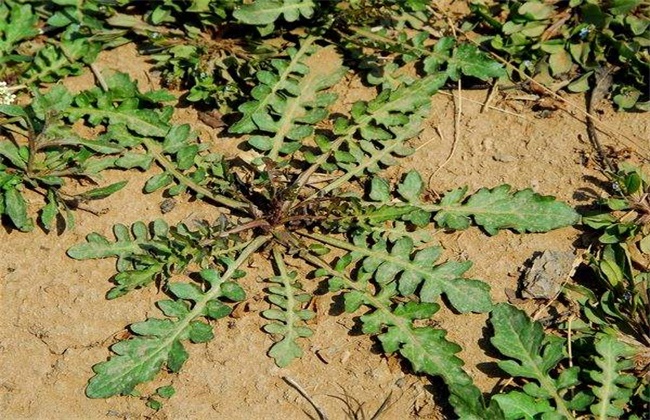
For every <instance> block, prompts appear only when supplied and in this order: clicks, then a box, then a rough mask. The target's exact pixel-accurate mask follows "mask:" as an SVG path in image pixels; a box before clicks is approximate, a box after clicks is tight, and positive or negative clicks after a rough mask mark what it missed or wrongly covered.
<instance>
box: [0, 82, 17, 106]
mask: <svg viewBox="0 0 650 420" xmlns="http://www.w3.org/2000/svg"><path fill="white" fill-rule="evenodd" d="M11 92H12V90H11V89H10V88H9V87H8V86H7V82H0V104H2V105H11V104H13V103H14V101H15V100H16V95H14V94H13V93H11Z"/></svg>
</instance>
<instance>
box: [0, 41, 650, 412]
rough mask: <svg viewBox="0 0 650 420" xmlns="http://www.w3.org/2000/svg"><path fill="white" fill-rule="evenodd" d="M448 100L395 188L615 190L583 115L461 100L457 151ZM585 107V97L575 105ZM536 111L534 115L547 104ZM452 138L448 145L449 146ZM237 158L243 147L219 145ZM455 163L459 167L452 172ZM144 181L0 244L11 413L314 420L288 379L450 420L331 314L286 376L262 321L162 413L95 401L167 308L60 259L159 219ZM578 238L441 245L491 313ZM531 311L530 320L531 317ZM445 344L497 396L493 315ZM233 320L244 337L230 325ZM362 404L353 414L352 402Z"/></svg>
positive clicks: (207, 355)
mask: <svg viewBox="0 0 650 420" xmlns="http://www.w3.org/2000/svg"><path fill="white" fill-rule="evenodd" d="M98 67H100V68H101V69H104V70H106V71H108V70H111V69H113V70H120V71H125V72H128V73H129V74H131V75H132V76H133V77H135V78H136V79H138V80H139V81H140V86H141V87H142V88H150V87H153V86H154V85H152V83H155V76H151V77H149V76H148V75H147V73H146V72H147V69H148V66H147V65H146V64H145V63H144V60H143V59H142V58H139V57H137V54H136V53H135V50H134V48H133V47H132V46H126V47H123V48H120V49H119V50H116V51H112V52H108V53H103V54H102V55H101V58H100V60H99V62H98ZM92 83H93V79H92V75H91V74H86V75H84V76H82V77H79V78H75V79H73V80H70V81H68V82H66V84H68V85H69V86H71V87H73V88H75V89H82V88H85V87H88V86H90V85H91V84H92ZM337 89H338V90H339V93H341V94H342V95H343V97H344V99H345V101H346V102H350V103H351V102H352V101H354V100H356V99H358V98H360V97H367V95H368V92H367V90H364V88H363V87H361V86H360V85H359V84H358V83H356V82H355V83H352V84H351V85H348V84H344V83H342V84H341V86H339V87H338V88H337ZM449 94H450V93H449V92H447V94H438V95H436V96H435V97H434V98H433V110H432V112H431V116H430V118H429V120H428V121H427V123H426V124H425V126H424V130H423V132H422V134H421V135H420V137H419V139H418V140H417V141H416V143H415V144H416V145H418V146H422V147H421V148H420V149H419V150H418V152H417V153H416V154H415V155H413V156H412V157H410V158H408V159H406V160H405V161H404V163H403V165H401V166H400V167H397V168H393V169H391V170H390V171H389V172H388V174H389V175H390V176H393V177H398V176H399V175H400V174H401V173H403V172H405V171H407V170H409V169H411V168H416V169H418V170H419V171H420V172H421V173H422V174H423V176H424V177H425V179H426V178H428V177H429V176H430V177H431V179H430V184H429V185H430V188H431V189H432V190H433V191H435V192H439V193H442V192H444V191H446V190H448V189H451V188H454V187H457V186H460V185H469V187H470V190H475V189H478V188H480V187H483V186H487V187H492V186H496V185H498V184H501V183H508V184H510V185H512V186H513V187H515V188H526V187H532V188H534V189H536V190H537V191H539V192H541V193H544V194H550V195H555V196H557V197H558V198H559V199H561V200H565V201H567V202H569V203H571V204H572V205H575V206H581V205H585V204H588V203H589V202H591V200H592V197H593V196H594V195H598V194H602V189H601V187H600V186H599V185H598V183H597V182H596V181H599V180H603V179H604V178H603V177H602V175H600V173H599V172H598V170H597V169H596V165H595V164H594V162H593V161H592V160H591V159H590V157H589V156H590V155H593V151H592V149H591V147H590V145H589V144H588V142H587V141H586V140H585V139H586V129H585V124H584V120H583V116H582V114H580V113H579V112H578V111H576V109H575V108H574V107H571V106H567V105H565V104H562V103H560V102H553V101H550V102H551V105H553V106H557V107H558V109H557V110H550V111H549V110H543V111H537V112H535V111H531V108H532V105H534V104H536V103H537V102H530V101H523V100H521V99H517V93H516V92H505V93H500V94H498V95H496V97H495V98H494V99H493V101H492V102H491V104H492V105H493V106H494V107H496V108H499V110H497V109H488V110H486V111H485V112H481V105H480V103H482V102H483V101H484V100H485V99H486V97H487V92H484V91H463V93H462V95H463V100H462V103H461V107H462V116H461V120H460V124H459V128H460V131H459V135H458V138H457V140H454V138H455V136H454V110H455V106H454V101H453V99H452V98H451V97H450V96H449ZM568 98H569V100H570V101H572V102H574V103H576V104H579V106H580V107H581V108H583V107H584V105H583V103H584V98H582V97H580V96H571V97H568ZM537 104H538V103H537ZM601 108H602V112H601V113H600V114H599V118H600V119H601V120H602V121H603V122H604V124H606V125H607V127H609V129H608V130H607V131H608V132H609V133H610V134H612V135H605V134H601V136H602V138H603V142H604V143H605V144H607V145H608V146H611V147H613V148H614V149H615V150H616V151H618V152H622V151H623V150H624V149H625V148H630V149H631V151H632V152H633V155H634V154H636V155H634V156H633V158H638V156H639V154H640V155H644V156H646V157H648V156H650V142H649V139H650V119H648V117H647V115H642V114H633V113H628V114H623V113H616V112H614V111H613V110H612V109H611V108H609V105H607V104H603V105H602V107H601ZM178 118H179V121H180V120H183V121H189V122H193V123H196V124H195V126H196V127H197V128H199V129H200V130H202V131H203V132H204V133H206V134H205V135H209V134H210V133H209V132H210V130H211V129H210V128H209V127H207V126H204V125H202V124H201V123H198V122H197V121H196V116H195V115H194V114H193V112H192V111H191V110H190V109H184V110H181V111H180V115H179V117H178ZM437 130H439V132H440V133H442V138H441V136H439V134H438V131H437ZM215 144H217V145H218V146H219V147H224V152H225V153H230V154H234V153H236V149H233V148H232V147H231V146H232V144H233V142H228V141H226V142H223V141H222V142H220V143H215ZM448 157H449V159H448ZM148 176H149V174H142V173H136V172H129V173H125V172H115V173H111V174H109V175H107V179H106V181H107V182H109V181H110V182H115V181H117V180H122V179H128V180H129V184H128V186H127V187H126V188H125V189H123V190H122V191H119V192H118V193H116V194H114V195H113V196H111V197H110V198H108V199H106V200H103V201H100V202H97V203H95V204H93V205H94V206H95V208H96V209H104V208H106V209H108V211H107V213H106V214H104V215H103V216H101V217H96V216H94V215H92V214H90V213H84V212H78V213H77V215H76V217H77V227H76V229H75V230H74V231H72V232H68V233H65V234H63V235H62V236H56V235H55V234H50V235H46V234H44V233H43V232H40V231H38V230H36V231H35V232H33V233H30V234H22V233H19V232H7V231H6V230H4V229H3V230H1V231H0V255H2V258H1V259H0V304H1V307H2V312H3V315H2V317H0V372H2V373H1V375H0V413H1V416H2V417H3V418H6V419H18V418H43V419H45V418H49V419H52V418H60V419H64V418H65V419H71V418H84V419H100V418H111V417H117V418H125V419H126V418H142V417H151V418H159V419H165V418H170V419H172V418H173V419H181V418H183V419H204V418H229V419H272V418H283V419H303V418H309V416H311V417H312V418H314V416H315V411H314V410H313V408H312V407H311V406H310V405H309V404H308V402H307V401H306V400H305V399H304V398H303V397H301V396H300V395H299V394H298V393H297V392H296V390H295V389H293V388H292V387H290V386H289V385H288V384H287V383H286V382H285V381H283V379H282V377H283V376H286V377H290V378H292V379H293V380H295V381H296V382H298V383H299V384H300V385H301V386H302V387H303V388H304V389H305V390H306V391H307V392H308V393H309V395H310V396H311V397H312V398H313V399H314V401H315V402H316V403H317V404H318V405H319V406H320V407H321V408H322V409H323V410H324V411H325V412H326V413H327V414H328V416H329V418H331V419H342V418H345V410H346V404H345V403H344V402H343V401H344V400H345V399H346V395H347V396H349V397H350V398H351V400H350V401H351V405H352V406H353V407H355V404H360V405H361V406H362V409H363V412H364V413H365V414H366V416H367V417H370V416H371V415H372V414H373V413H374V412H375V410H376V409H377V408H378V407H379V406H380V405H381V404H382V402H383V401H384V399H385V398H387V397H388V396H389V395H391V396H392V397H391V405H390V406H389V407H388V408H387V409H386V410H384V412H383V416H382V417H381V418H385V419H396V418H401V419H404V418H442V417H443V415H442V414H441V407H440V405H439V403H440V402H441V401H443V400H444V394H441V393H440V391H439V389H440V388H439V387H436V386H435V384H434V385H432V384H431V381H430V380H429V379H428V378H426V377H419V376H416V375H413V374H412V373H410V372H409V371H408V369H406V368H404V367H403V366H400V364H399V363H398V362H396V360H394V359H392V358H386V357H383V356H381V355H379V354H378V353H377V352H376V351H375V350H373V349H374V343H373V342H372V340H370V339H367V338H365V337H363V336H351V335H350V334H349V332H348V331H349V328H350V327H351V326H352V325H353V324H354V319H353V318H352V317H350V316H339V317H329V316H325V315H326V314H327V311H328V310H329V308H330V305H331V301H330V300H329V299H327V298H324V299H322V300H319V301H318V309H319V315H321V316H319V317H318V322H317V323H316V324H314V325H313V328H314V330H315V336H314V338H313V339H312V340H311V341H310V342H309V343H308V344H306V345H305V350H306V352H305V353H306V354H305V356H304V358H303V359H302V360H300V361H298V362H296V363H294V364H292V365H291V366H290V367H288V368H285V369H279V368H277V367H276V366H275V365H274V363H273V361H272V359H270V358H268V357H267V356H266V354H265V353H266V351H267V349H268V348H269V346H270V345H271V339H270V338H269V337H268V335H266V334H264V333H262V332H261V331H260V327H261V325H262V324H263V321H262V320H261V319H260V318H259V317H258V316H256V315H255V314H249V315H252V316H244V317H241V318H239V319H236V320H232V319H231V320H222V321H223V322H220V323H217V324H216V327H215V332H216V335H217V338H216V339H215V340H213V341H212V342H209V343H207V344H200V345H188V346H187V348H188V350H189V352H190V355H191V356H190V359H189V360H188V362H187V363H186V365H185V367H184V368H183V369H182V371H181V373H180V374H179V375H175V376H170V375H167V376H166V375H161V377H159V378H158V379H157V380H156V381H155V382H154V383H153V384H149V385H147V386H145V387H144V388H143V390H144V393H145V394H146V392H152V391H153V390H154V389H155V388H156V387H157V386H160V385H163V384H169V383H172V384H173V385H174V387H175V388H176V391H177V393H176V395H175V396H174V397H172V398H171V399H170V400H169V401H166V402H165V404H164V408H163V409H162V410H161V411H159V412H154V411H153V410H151V409H149V408H147V407H146V406H145V404H144V401H142V400H140V399H138V398H125V397H119V398H110V399H107V400H91V399H88V398H86V397H85V396H84V387H85V384H86V381H87V380H88V378H89V377H90V376H91V375H92V371H91V367H92V365H94V364H95V363H98V362H100V361H103V360H105V359H106V357H107V356H108V355H109V351H108V346H109V345H110V344H111V343H112V342H113V341H114V337H115V336H116V335H118V334H120V333H121V332H123V331H124V328H125V326H127V325H128V324H130V323H132V322H136V321H140V320H142V319H144V318H145V317H146V316H147V315H150V314H154V313H155V309H154V305H153V303H154V302H155V301H156V300H157V299H158V298H159V296H157V294H156V291H155V290H154V289H153V288H152V289H148V290H144V291H138V292H136V293H131V294H129V295H128V296H126V297H124V298H121V299H118V300H113V301H107V300H106V299H105V298H104V295H105V293H106V292H107V290H108V289H109V288H110V283H109V281H108V280H109V278H110V277H111V275H112V274H114V261H113V260H101V261H83V262H79V261H73V260H71V259H69V258H68V257H67V256H66V255H65V251H66V249H67V248H69V247H70V246H71V245H73V244H75V243H78V242H80V241H82V240H83V238H84V237H85V235H86V234H88V233H90V232H93V231H97V232H100V233H103V234H109V232H110V227H111V226H112V225H113V224H114V223H118V222H120V223H126V224H130V223H132V222H135V221H137V220H145V221H150V220H153V219H155V218H157V217H161V213H160V209H159V205H160V202H161V201H162V197H161V196H160V195H156V194H152V195H147V196H145V195H142V194H140V193H139V191H140V190H141V189H142V186H143V185H144V182H145V181H146V179H147V178H148ZM162 217H164V218H165V219H166V220H167V221H168V222H170V223H176V222H178V221H181V220H182V221H191V220H192V219H200V218H203V217H207V218H209V219H213V218H214V210H213V208H211V207H209V206H206V205H201V204H199V203H196V202H193V203H190V202H187V201H182V200H181V202H180V203H179V204H178V205H177V206H176V207H175V208H174V210H173V211H172V212H170V213H167V214H165V215H164V216H162ZM579 234H580V232H578V231H577V230H575V229H573V228H566V229H561V230H557V231H554V232H551V233H547V234H534V235H532V234H529V235H518V234H515V233H512V232H501V233H499V234H498V235H496V236H493V237H488V236H486V235H485V234H483V233H482V232H481V231H479V230H478V229H470V230H467V231H465V232H460V233H454V234H444V233H441V232H439V233H436V235H437V238H438V239H439V240H440V241H441V243H442V244H443V246H444V247H445V249H446V256H447V257H448V258H460V259H469V260H471V261H473V262H474V266H473V268H472V269H471V271H470V273H469V275H470V276H471V277H473V278H479V279H483V280H485V281H486V282H488V283H489V284H490V285H491V286H492V295H493V298H494V300H496V301H504V300H506V296H505V293H504V290H505V289H506V288H511V289H515V288H516V287H517V281H518V278H519V276H520V268H521V267H522V266H523V264H524V263H525V262H526V260H528V259H529V258H530V257H531V256H532V255H533V253H534V252H536V251H543V250H547V249H554V250H572V249H574V245H575V244H574V242H575V241H576V240H577V238H578V237H579ZM252 266H253V267H258V269H253V270H252V271H251V272H252V273H253V275H252V276H250V278H249V279H248V280H247V281H246V283H245V287H246V289H247V292H248V295H249V304H250V310H251V312H257V311H261V310H264V309H266V308H267V307H268V304H267V303H266V302H265V301H264V300H263V298H262V295H261V290H262V287H263V285H262V281H261V279H262V278H263V277H265V276H267V275H269V274H270V273H268V272H265V271H264V270H265V268H264V267H266V266H265V265H264V264H262V261H253V262H252ZM533 309H534V308H533ZM437 320H438V322H439V324H440V326H441V327H444V328H445V329H447V330H448V331H449V333H448V337H449V339H451V340H453V341H455V342H457V343H459V344H460V345H461V346H462V347H463V349H464V350H463V352H462V353H461V355H460V356H461V357H462V358H463V359H464V360H465V361H466V369H467V371H468V373H469V374H470V375H471V376H472V377H474V379H475V381H476V383H477V384H478V385H479V386H480V387H481V388H482V389H483V390H485V391H486V392H489V391H491V390H492V389H493V387H494V386H495V384H496V383H497V381H498V379H499V378H498V377H497V374H496V370H495V369H494V365H493V364H492V363H491V362H492V359H491V358H490V357H489V356H488V355H486V353H485V346H484V345H483V344H484V341H485V337H484V333H485V320H486V316H484V315H463V316H459V315H454V314H452V313H450V312H449V311H443V313H442V314H440V315H439V316H437ZM233 321H234V322H233ZM354 401H356V402H354Z"/></svg>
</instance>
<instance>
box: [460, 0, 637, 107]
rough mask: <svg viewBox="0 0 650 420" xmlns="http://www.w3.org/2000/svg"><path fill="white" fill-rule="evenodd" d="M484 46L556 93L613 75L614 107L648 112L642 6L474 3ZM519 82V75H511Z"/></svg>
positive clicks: (575, 1)
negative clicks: (598, 75) (605, 72)
mask: <svg viewBox="0 0 650 420" xmlns="http://www.w3.org/2000/svg"><path fill="white" fill-rule="evenodd" d="M471 7H472V11H473V14H474V16H475V18H476V22H477V26H475V27H474V28H473V29H474V31H476V32H478V33H479V34H480V35H481V38H480V42H481V44H482V45H484V46H486V47H487V48H489V49H491V50H492V51H495V52H497V53H498V54H500V55H505V56H504V58H506V59H508V60H509V61H510V62H511V63H512V64H513V65H514V66H515V67H517V68H518V69H519V70H520V71H523V72H524V73H525V74H528V75H530V76H533V77H534V78H535V79H536V80H538V81H539V82H541V83H543V84H545V85H547V86H550V87H551V88H553V89H554V90H557V89H560V88H563V87H566V88H567V89H568V90H570V91H572V92H584V91H587V90H589V89H590V88H592V87H593V86H595V83H590V82H589V80H590V78H591V76H592V75H593V74H594V72H595V71H596V70H597V69H598V68H600V67H606V68H608V69H610V70H612V73H613V76H614V84H613V86H612V90H611V91H612V98H613V101H614V102H615V103H616V105H618V107H619V108H621V109H633V108H637V109H644V110H647V108H648V97H647V89H645V87H646V86H648V82H649V81H648V68H649V66H650V61H649V60H648V46H649V44H648V31H649V30H650V26H649V25H648V22H650V19H649V18H650V8H649V7H648V5H647V4H646V3H645V2H642V1H627V0H621V1H611V2H600V1H590V0H572V1H562V2H555V3H552V4H551V3H548V2H542V1H524V2H521V1H505V2H490V1H472V2H471ZM513 76H515V78H516V75H513Z"/></svg>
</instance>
